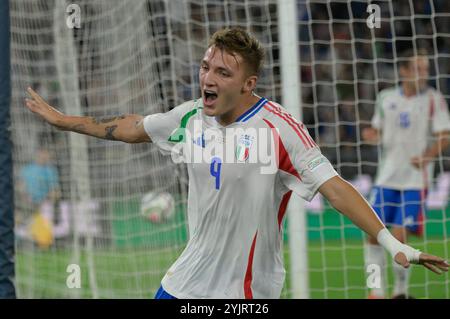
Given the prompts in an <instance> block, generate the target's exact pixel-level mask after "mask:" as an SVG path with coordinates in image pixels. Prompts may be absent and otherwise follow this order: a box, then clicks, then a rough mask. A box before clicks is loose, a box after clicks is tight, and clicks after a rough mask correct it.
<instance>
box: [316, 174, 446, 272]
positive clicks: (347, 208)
mask: <svg viewBox="0 0 450 319" xmlns="http://www.w3.org/2000/svg"><path fill="white" fill-rule="evenodd" d="M319 192H320V193H321V194H322V195H323V196H324V197H325V198H326V199H328V201H329V202H330V204H331V205H332V206H333V207H334V208H336V209H337V210H338V211H339V212H341V213H342V214H344V215H345V216H347V217H348V218H349V219H350V220H351V221H352V222H353V223H354V224H355V225H356V226H358V227H359V228H360V229H362V230H363V231H365V232H366V233H367V234H368V235H370V236H372V237H374V238H377V240H378V243H379V244H380V245H382V246H383V247H384V248H385V249H386V250H387V251H388V252H389V253H390V254H391V256H392V257H393V258H394V260H395V261H396V262H397V263H398V264H400V265H402V266H403V267H405V268H407V267H409V265H410V263H413V264H421V265H423V266H425V267H426V268H428V269H430V270H431V271H433V272H435V273H437V274H440V273H442V272H444V271H448V268H449V264H448V263H447V262H446V261H445V260H444V259H442V258H440V257H436V256H432V255H429V254H426V253H421V252H420V251H418V250H416V249H414V248H412V247H410V246H408V245H406V244H403V243H401V242H399V241H398V240H397V239H396V238H395V237H394V236H392V235H391V233H390V232H389V231H388V230H387V229H386V228H385V226H384V225H383V223H382V222H381V221H380V219H379V218H378V216H377V215H376V214H375V212H374V211H373V210H372V208H371V207H370V205H369V203H367V201H366V200H365V199H364V197H363V196H362V195H361V194H360V193H359V192H358V191H357V190H356V189H355V188H354V187H353V186H352V185H351V184H350V183H348V182H346V181H345V180H343V179H342V178H341V177H339V176H335V177H333V178H330V179H329V180H328V181H326V182H325V183H323V184H322V185H321V186H320V188H319Z"/></svg>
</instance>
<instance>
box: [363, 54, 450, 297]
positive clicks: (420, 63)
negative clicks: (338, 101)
mask: <svg viewBox="0 0 450 319" xmlns="http://www.w3.org/2000/svg"><path fill="white" fill-rule="evenodd" d="M398 66H399V74H400V80H401V85H400V87H395V88H389V89H386V90H383V91H381V92H380V93H379V94H378V96H377V99H376V105H375V113H374V116H373V118H372V127H370V128H366V129H365V130H363V134H362V135H363V138H364V139H365V140H367V141H369V142H373V143H378V142H379V141H380V142H381V146H382V150H381V161H380V164H379V167H378V174H377V177H376V181H375V185H376V186H375V187H374V188H373V190H372V198H371V204H372V206H373V209H374V210H375V212H376V213H377V214H378V216H379V217H380V219H381V220H382V221H383V223H385V224H386V225H387V226H389V227H390V228H391V232H392V234H393V236H394V237H395V238H396V239H397V240H398V241H400V242H401V243H405V242H406V240H407V234H408V233H415V234H419V235H420V234H421V233H422V226H423V225H422V224H423V216H422V213H423V207H424V206H425V190H426V188H427V183H428V181H427V176H428V175H429V174H430V171H431V168H432V167H431V163H432V160H433V159H434V158H435V157H436V156H438V155H439V154H441V153H442V151H443V150H444V149H445V148H446V147H447V146H448V144H449V141H448V132H449V130H450V117H449V112H448V108H447V103H446V102H445V100H444V98H443V96H442V95H441V94H440V93H439V92H438V91H436V90H435V89H433V88H430V87H428V85H427V81H428V76H429V62H428V57H427V52H426V51H425V50H422V49H420V50H418V51H417V52H415V51H413V50H412V49H409V50H407V51H405V52H404V53H403V54H401V56H400V57H399V63H398ZM431 139H433V141H432V143H428V142H429V141H430V140H431ZM365 262H366V265H370V264H375V265H379V266H380V269H381V273H382V276H381V286H380V287H378V288H374V289H372V291H371V294H370V295H369V298H384V296H385V291H384V290H385V289H384V288H385V287H384V283H385V278H384V267H385V253H384V250H383V247H381V246H379V243H378V242H377V238H376V237H374V236H371V235H370V234H369V238H368V243H367V245H366V249H365ZM424 265H425V266H426V267H431V266H432V265H430V264H429V263H424ZM393 269H394V278H395V284H394V291H393V298H397V299H400V298H409V296H408V289H407V286H408V277H409V273H410V269H409V268H405V267H402V265H399V264H398V263H394V264H393Z"/></svg>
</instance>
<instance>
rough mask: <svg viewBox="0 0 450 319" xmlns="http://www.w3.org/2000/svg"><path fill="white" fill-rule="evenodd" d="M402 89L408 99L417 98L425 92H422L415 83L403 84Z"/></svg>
mask: <svg viewBox="0 0 450 319" xmlns="http://www.w3.org/2000/svg"><path fill="white" fill-rule="evenodd" d="M401 89H402V94H403V95H404V96H405V97H408V98H409V97H412V96H415V95H417V94H419V93H421V92H422V91H423V90H420V89H419V88H418V87H417V85H416V84H415V83H407V82H403V83H402V87H401Z"/></svg>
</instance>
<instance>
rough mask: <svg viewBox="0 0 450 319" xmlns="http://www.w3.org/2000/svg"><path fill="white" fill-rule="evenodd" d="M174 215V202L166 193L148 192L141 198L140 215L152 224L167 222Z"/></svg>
mask: <svg viewBox="0 0 450 319" xmlns="http://www.w3.org/2000/svg"><path fill="white" fill-rule="evenodd" d="M174 214H175V200H174V198H173V196H172V195H171V194H170V193H167V192H149V193H147V194H144V196H142V200H141V215H142V216H143V217H144V218H145V219H147V220H149V221H151V222H152V223H161V222H165V221H168V220H169V219H170V218H172V217H173V215H174Z"/></svg>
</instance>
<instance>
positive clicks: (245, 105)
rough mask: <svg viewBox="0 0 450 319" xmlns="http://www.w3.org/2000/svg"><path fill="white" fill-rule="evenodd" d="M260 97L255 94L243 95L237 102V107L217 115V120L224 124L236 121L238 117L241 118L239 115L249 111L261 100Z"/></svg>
mask: <svg viewBox="0 0 450 319" xmlns="http://www.w3.org/2000/svg"><path fill="white" fill-rule="evenodd" d="M259 99H260V97H259V96H257V95H254V94H250V95H248V96H245V97H243V98H242V99H241V100H240V101H238V102H237V105H236V107H235V108H233V109H232V110H231V111H230V112H227V113H225V114H222V115H220V116H218V117H216V120H217V122H219V123H220V125H222V126H227V125H230V124H231V123H234V122H235V121H236V119H238V118H239V116H241V115H242V114H244V113H245V112H247V110H248V109H250V108H251V107H252V106H254V105H255V104H256V103H257V102H258V101H259Z"/></svg>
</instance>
